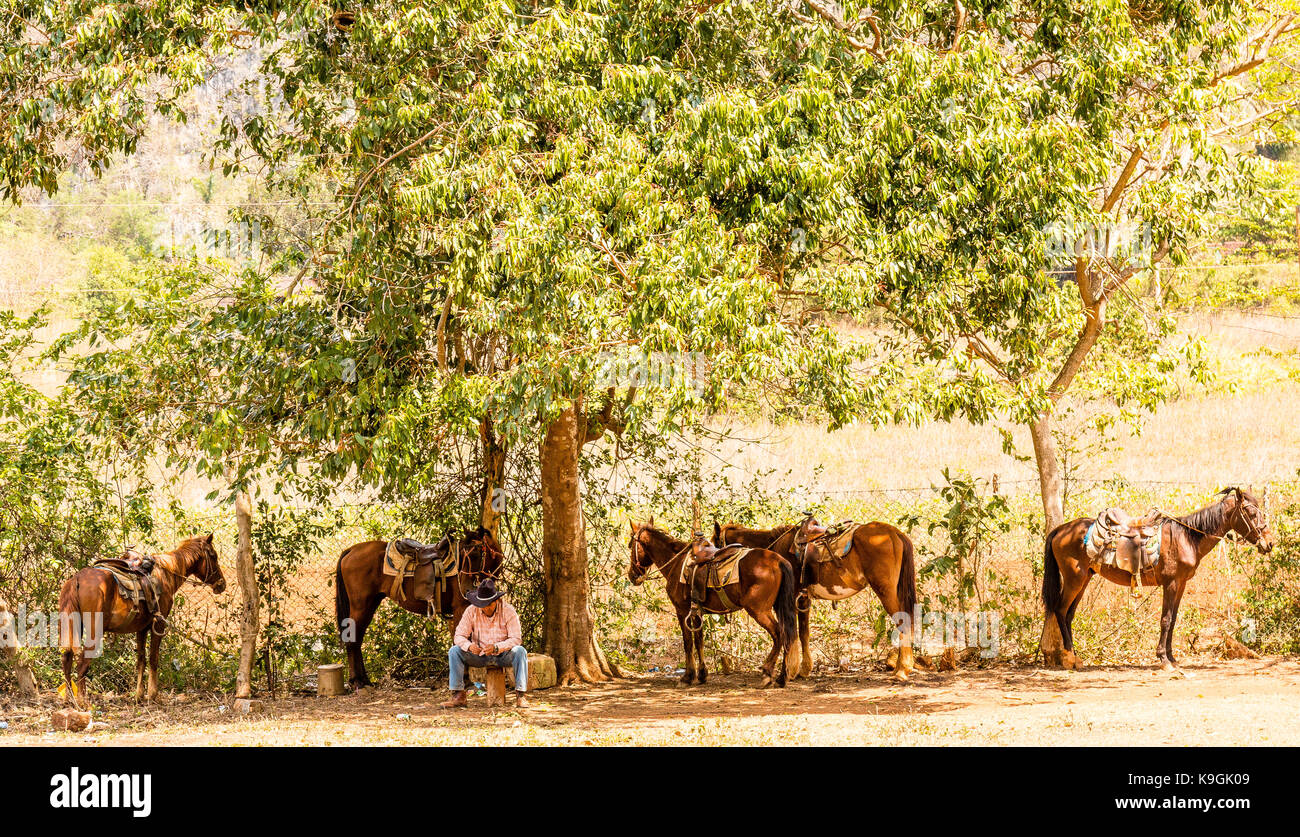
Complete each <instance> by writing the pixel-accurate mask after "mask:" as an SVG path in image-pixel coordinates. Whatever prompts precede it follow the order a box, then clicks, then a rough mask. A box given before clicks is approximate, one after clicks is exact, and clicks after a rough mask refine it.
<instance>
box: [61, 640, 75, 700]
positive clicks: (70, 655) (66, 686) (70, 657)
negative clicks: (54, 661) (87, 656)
mask: <svg viewBox="0 0 1300 837" xmlns="http://www.w3.org/2000/svg"><path fill="white" fill-rule="evenodd" d="M76 656H77V652H76V651H74V650H72V649H70V648H69V649H65V650H64V651H63V702H64V703H71V702H72V700H73V695H74V694H76V693H75V692H74V691H73V689H72V665H73V662H74V660H75V659H76Z"/></svg>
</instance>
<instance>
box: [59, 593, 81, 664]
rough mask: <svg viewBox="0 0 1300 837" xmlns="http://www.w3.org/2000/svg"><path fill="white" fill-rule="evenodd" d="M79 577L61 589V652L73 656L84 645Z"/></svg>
mask: <svg viewBox="0 0 1300 837" xmlns="http://www.w3.org/2000/svg"><path fill="white" fill-rule="evenodd" d="M79 575H80V573H78V575H74V576H73V577H72V578H70V579H68V580H67V581H65V582H63V586H62V587H61V588H59V650H60V651H62V652H63V653H64V654H65V655H67V654H71V653H73V652H74V651H76V650H77V649H78V648H80V647H81V645H82V633H83V631H82V629H83V627H84V626H83V625H82V624H81V618H80V616H81V579H80V578H79V577H78V576H79Z"/></svg>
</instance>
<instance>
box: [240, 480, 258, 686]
mask: <svg viewBox="0 0 1300 837" xmlns="http://www.w3.org/2000/svg"><path fill="white" fill-rule="evenodd" d="M235 523H236V525H237V526H238V527H239V548H238V552H237V553H236V555H235V572H236V575H237V576H238V577H239V590H240V595H241V597H242V598H243V620H242V621H241V622H240V625H239V671H238V673H236V675H235V697H236V698H248V697H252V696H253V658H254V656H255V655H256V653H257V626H258V614H257V572H256V570H255V569H254V567H253V501H252V499H251V498H250V497H249V496H248V492H247V491H240V492H239V493H238V494H237V495H236V496H235Z"/></svg>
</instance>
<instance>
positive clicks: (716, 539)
mask: <svg viewBox="0 0 1300 837" xmlns="http://www.w3.org/2000/svg"><path fill="white" fill-rule="evenodd" d="M713 545H714V546H721V545H722V527H721V526H719V525H718V521H716V520H715V521H713Z"/></svg>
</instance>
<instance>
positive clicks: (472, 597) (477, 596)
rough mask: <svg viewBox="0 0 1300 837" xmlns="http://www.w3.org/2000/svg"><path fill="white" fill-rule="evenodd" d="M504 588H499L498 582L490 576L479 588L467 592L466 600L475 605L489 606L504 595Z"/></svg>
mask: <svg viewBox="0 0 1300 837" xmlns="http://www.w3.org/2000/svg"><path fill="white" fill-rule="evenodd" d="M505 594H506V593H505V591H504V590H498V589H497V585H496V582H495V581H493V580H492V579H490V578H486V579H484V580H483V583H482V584H480V585H479V586H478V589H476V590H471V591H469V592H468V593H466V594H465V601H467V602H469V603H470V604H472V605H474V607H487V606H488V605H490V604H492V603H493V602H495V601H496V600H497V599H499V598H501V597H502V596H504V595H505Z"/></svg>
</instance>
